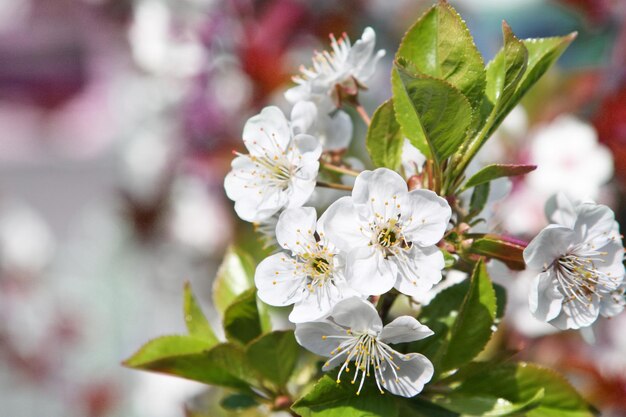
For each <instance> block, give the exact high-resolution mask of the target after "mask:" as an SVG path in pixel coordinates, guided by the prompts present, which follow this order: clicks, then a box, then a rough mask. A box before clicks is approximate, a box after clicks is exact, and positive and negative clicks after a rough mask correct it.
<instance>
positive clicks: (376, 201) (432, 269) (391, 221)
mask: <svg viewBox="0 0 626 417" xmlns="http://www.w3.org/2000/svg"><path fill="white" fill-rule="evenodd" d="M450 214H451V210H450V206H449V205H448V202H447V201H446V200H444V199H443V198H441V197H439V196H438V195H437V194H435V193H434V192H432V191H429V190H414V191H411V192H409V191H408V190H407V185H406V182H404V180H403V179H402V177H400V175H398V174H397V173H395V172H394V171H391V170H389V169H386V168H379V169H377V170H375V171H363V172H362V173H361V174H359V176H358V177H357V179H356V182H355V184H354V189H353V191H352V197H343V198H340V199H339V200H337V201H336V202H335V203H333V204H332V205H331V206H330V207H329V208H328V210H327V211H326V214H325V216H326V217H327V220H326V222H327V223H326V224H327V230H326V232H327V233H328V236H329V238H330V239H331V240H332V241H333V242H334V243H335V244H336V245H337V247H339V249H341V250H343V251H345V252H347V253H348V257H347V271H346V272H347V276H348V281H349V282H350V286H351V287H352V288H354V289H355V290H357V291H359V292H360V293H361V294H363V295H378V294H383V293H385V292H387V291H389V290H390V289H391V288H393V287H395V288H396V289H397V290H399V291H400V292H402V293H404V294H407V295H410V296H414V295H419V294H420V293H423V292H425V291H428V290H429V289H430V288H432V286H433V285H435V284H436V283H438V282H439V281H441V270H442V269H443V267H444V259H443V255H442V253H441V251H440V250H439V249H438V248H437V246H435V245H436V244H437V242H439V240H441V238H442V237H443V234H444V232H445V230H446V227H447V225H448V221H449V220H450Z"/></svg>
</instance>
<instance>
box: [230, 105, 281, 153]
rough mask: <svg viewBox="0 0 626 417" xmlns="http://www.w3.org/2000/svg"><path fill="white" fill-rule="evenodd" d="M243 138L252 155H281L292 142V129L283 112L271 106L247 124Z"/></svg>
mask: <svg viewBox="0 0 626 417" xmlns="http://www.w3.org/2000/svg"><path fill="white" fill-rule="evenodd" d="M242 136H243V141H244V144H245V145H246V148H248V150H249V151H250V154H252V155H255V156H265V155H280V154H281V153H282V152H283V151H284V150H285V149H287V146H288V145H289V142H290V141H291V128H290V127H289V122H288V121H287V118H286V117H285V115H284V114H283V112H282V111H281V110H280V109H279V108H278V107H275V106H269V107H265V108H264V109H263V110H261V113H259V114H257V115H256V116H252V117H251V118H250V119H249V120H248V121H247V122H246V125H245V126H244V128H243V135H242Z"/></svg>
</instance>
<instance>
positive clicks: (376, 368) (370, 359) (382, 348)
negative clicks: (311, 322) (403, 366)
mask: <svg viewBox="0 0 626 417" xmlns="http://www.w3.org/2000/svg"><path fill="white" fill-rule="evenodd" d="M377 337H378V335H377V334H376V333H374V332H372V331H367V332H359V333H353V332H352V330H350V329H348V330H346V335H345V336H343V335H335V336H322V339H323V340H328V339H344V341H343V342H341V344H340V345H339V346H338V347H337V348H336V349H334V350H333V351H331V352H330V354H331V357H330V359H329V360H328V361H327V362H326V364H325V366H329V365H330V363H331V362H333V361H335V360H337V359H339V358H341V357H343V356H345V359H344V362H343V365H342V366H341V369H340V370H339V374H338V375H337V383H340V382H341V374H342V373H343V372H344V371H345V372H346V373H349V372H350V366H349V364H350V362H354V376H353V377H352V381H350V382H351V383H352V384H354V383H355V382H356V381H357V379H358V378H359V374H361V381H360V383H359V389H358V390H357V392H356V393H357V395H359V394H360V393H361V389H362V388H363V383H364V381H365V377H366V376H367V377H369V376H370V372H373V373H374V377H375V379H376V386H377V387H378V390H379V391H380V392H381V394H382V393H383V390H382V388H381V385H383V386H384V385H385V383H386V381H385V377H384V375H383V370H385V369H387V367H389V369H391V370H392V372H393V374H394V376H395V379H396V382H397V381H398V374H397V371H398V370H400V366H399V365H397V364H396V362H395V361H394V359H395V358H394V355H398V352H396V351H395V350H393V349H392V348H390V347H389V346H388V345H387V344H386V343H383V342H381V341H380V340H378V338H377Z"/></svg>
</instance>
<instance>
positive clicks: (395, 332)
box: [296, 297, 434, 397]
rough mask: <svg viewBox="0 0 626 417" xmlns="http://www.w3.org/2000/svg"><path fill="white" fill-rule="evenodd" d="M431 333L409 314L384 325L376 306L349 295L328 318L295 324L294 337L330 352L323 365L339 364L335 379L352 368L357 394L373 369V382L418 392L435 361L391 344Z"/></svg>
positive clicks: (319, 350) (307, 345) (323, 352)
mask: <svg viewBox="0 0 626 417" xmlns="http://www.w3.org/2000/svg"><path fill="white" fill-rule="evenodd" d="M432 334H433V332H432V330H430V329H429V328H428V327H426V326H424V325H422V324H420V322H418V321H417V320H416V319H414V318H413V317H409V316H402V317H398V318H397V319H395V320H394V321H392V322H391V323H389V324H388V325H386V326H384V327H383V324H382V321H381V319H380V317H379V316H378V313H377V312H376V309H375V308H374V306H373V305H372V304H371V303H369V302H368V301H365V300H363V299H360V298H357V297H353V298H349V299H346V300H344V301H342V302H340V303H338V304H337V305H336V306H335V308H334V309H333V311H332V314H331V316H330V317H329V318H327V319H324V320H321V321H316V322H310V323H301V324H297V325H296V340H297V341H298V343H299V344H300V345H302V346H304V347H305V348H306V349H308V350H310V351H311V352H313V353H315V354H317V355H320V356H324V357H328V358H330V359H328V361H327V362H326V363H325V364H324V367H323V368H322V369H323V370H324V371H327V370H329V369H332V368H334V367H336V366H339V365H341V368H340V370H339V374H338V375H337V383H340V382H341V375H343V373H344V372H345V373H347V374H349V373H350V372H351V371H352V370H351V368H350V362H354V375H353V376H352V380H351V382H352V383H353V384H354V383H356V382H357V381H358V380H359V377H360V382H359V389H358V390H357V395H358V394H359V393H360V392H361V389H362V388H363V383H364V382H365V377H366V376H367V377H369V376H370V375H371V373H373V374H374V378H375V380H376V385H377V386H378V389H379V390H380V392H381V393H383V390H382V388H385V389H386V390H387V391H389V392H391V393H392V394H396V395H400V396H403V397H413V396H415V395H417V394H418V393H420V392H421V391H422V389H423V388H424V384H426V383H427V382H428V381H430V379H431V378H432V376H433V372H434V367H433V364H432V363H431V362H430V360H428V358H426V357H425V356H424V355H421V354H419V353H408V354H402V353H399V352H397V351H396V350H394V349H392V348H390V347H389V344H390V343H391V344H395V343H406V342H413V341H415V340H420V339H424V338H426V337H428V336H431V335H432Z"/></svg>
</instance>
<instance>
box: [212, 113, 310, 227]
mask: <svg viewBox="0 0 626 417" xmlns="http://www.w3.org/2000/svg"><path fill="white" fill-rule="evenodd" d="M243 142H244V144H245V145H246V148H247V149H248V151H249V152H250V153H249V154H248V155H242V154H239V155H238V156H237V157H236V158H235V159H234V160H233V162H232V170H231V171H230V172H229V173H228V175H227V176H226V179H225V181H224V188H225V189H226V195H227V196H228V198H230V199H231V200H234V201H235V211H236V212H237V214H238V215H239V217H241V218H242V219H243V220H246V221H249V222H261V221H263V220H266V219H269V218H270V217H272V215H274V214H275V213H277V212H278V211H279V210H281V209H283V208H288V207H300V206H302V205H303V204H304V203H306V201H307V200H308V199H309V197H310V196H311V193H312V192H313V189H314V188H315V181H316V178H317V171H318V169H319V157H320V154H321V152H322V147H321V145H320V143H319V142H318V141H317V139H315V138H314V137H313V136H310V135H305V134H297V135H294V134H293V133H292V128H291V126H290V123H289V122H288V121H287V119H286V118H285V116H284V115H283V113H282V111H280V110H279V109H278V108H277V107H273V106H271V107H266V108H264V109H263V110H262V111H261V113H260V114H258V115H256V116H253V117H252V118H250V120H248V122H247V123H246V125H245V127H244V129H243Z"/></svg>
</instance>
